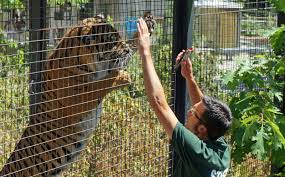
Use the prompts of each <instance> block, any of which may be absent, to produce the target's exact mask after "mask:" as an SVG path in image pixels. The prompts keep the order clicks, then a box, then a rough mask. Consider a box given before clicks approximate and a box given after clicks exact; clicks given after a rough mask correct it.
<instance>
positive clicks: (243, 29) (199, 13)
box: [193, 0, 277, 176]
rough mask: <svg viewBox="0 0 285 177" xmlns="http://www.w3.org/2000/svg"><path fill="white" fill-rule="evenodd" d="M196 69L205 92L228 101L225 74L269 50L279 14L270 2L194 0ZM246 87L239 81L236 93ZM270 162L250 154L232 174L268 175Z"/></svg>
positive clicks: (228, 92)
mask: <svg viewBox="0 0 285 177" xmlns="http://www.w3.org/2000/svg"><path fill="white" fill-rule="evenodd" d="M194 4H195V5H194V6H195V9H194V16H193V18H194V19H193V46H194V47H195V51H196V55H195V59H194V63H195V64H194V65H193V66H194V71H195V75H196V78H197V79H198V81H199V84H200V85H201V87H202V88H203V92H204V93H206V94H208V95H212V96H215V97H218V98H221V99H223V100H224V101H227V100H229V99H230V97H231V94H230V93H231V91H230V90H229V89H228V88H227V87H226V85H225V84H224V82H223V79H222V78H223V74H224V73H225V72H227V71H231V70H234V69H236V68H237V66H238V65H239V64H240V63H241V62H244V61H252V62H253V61H254V60H256V56H258V55H262V54H266V53H269V52H270V50H271V49H270V45H269V40H268V36H269V35H268V34H270V32H271V31H272V30H273V29H274V28H276V27H277V16H276V13H275V12H274V9H272V7H271V6H270V3H269V2H268V1H256V0H247V1H239V0H232V1H195V3H194ZM242 89H243V85H242V84H240V86H239V88H237V90H236V91H237V92H238V91H239V90H242ZM269 174H270V163H266V162H261V161H258V160H256V159H255V158H253V157H252V156H247V157H246V158H245V159H244V162H243V163H241V164H235V163H232V167H231V171H230V174H229V176H267V175H269Z"/></svg>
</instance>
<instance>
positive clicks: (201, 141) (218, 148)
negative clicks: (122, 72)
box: [137, 19, 232, 177]
mask: <svg viewBox="0 0 285 177" xmlns="http://www.w3.org/2000/svg"><path fill="white" fill-rule="evenodd" d="M137 26H138V32H139V37H138V49H139V53H140V55H141V58H142V68H143V75H144V85H145V90H146V93H147V97H148V99H149V102H150V105H151V107H152V109H153V110H154V112H155V114H156V115H157V117H158V119H159V121H160V123H161V124H162V126H163V128H164V129H165V131H166V133H167V135H168V137H169V139H170V141H171V144H172V145H173V147H174V150H175V152H176V153H177V154H178V164H177V168H176V169H175V172H174V176H181V177H186V176H190V177H200V176H201V177H202V176H211V177H214V176H217V177H222V176H226V173H227V171H228V169H229V166H230V150H229V146H228V144H227V143H226V142H225V139H224V138H223V135H224V134H225V132H226V131H227V130H228V129H229V127H230V125H231V120H232V116H231V111H230V109H229V108H228V106H226V105H225V104H223V103H221V102H219V101H217V100H216V99H214V98H211V97H207V96H204V95H203V93H202V92H201V90H200V89H199V87H198V85H197V83H196V81H195V80H194V76H193V73H192V64H191V61H190V59H189V58H188V59H187V60H186V61H183V63H182V64H181V74H182V76H183V77H184V78H185V79H186V81H187V87H188V93H189V97H190V99H191V105H193V106H192V108H191V109H190V110H189V111H188V118H187V120H186V122H185V126H183V125H182V124H181V123H180V122H179V121H178V119H177V117H176V116H175V114H174V113H173V111H172V110H171V109H170V107H169V105H168V104H167V102H166V98H165V94H164V90H163V87H162V85H161V83H160V80H159V78H158V76H157V74H156V71H155V68H154V65H153V61H152V58H151V52H150V39H149V33H148V29H147V26H146V24H145V22H144V21H143V20H142V19H139V21H138V24H137ZM182 54H183V52H181V53H180V54H179V55H178V56H177V60H179V59H180V57H181V56H182Z"/></svg>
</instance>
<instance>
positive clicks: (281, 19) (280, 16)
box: [277, 12, 285, 114]
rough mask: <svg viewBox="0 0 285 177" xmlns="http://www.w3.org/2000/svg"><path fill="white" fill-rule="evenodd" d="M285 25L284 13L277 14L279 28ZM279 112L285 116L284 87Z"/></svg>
mask: <svg viewBox="0 0 285 177" xmlns="http://www.w3.org/2000/svg"><path fill="white" fill-rule="evenodd" d="M284 24H285V13H284V12H279V13H278V14H277V25H278V26H281V25H284ZM281 79H283V81H284V82H285V76H283V78H281ZM281 111H282V112H283V113H284V114H285V86H284V87H283V99H282V107H281Z"/></svg>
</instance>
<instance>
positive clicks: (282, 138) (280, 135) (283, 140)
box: [268, 120, 285, 148]
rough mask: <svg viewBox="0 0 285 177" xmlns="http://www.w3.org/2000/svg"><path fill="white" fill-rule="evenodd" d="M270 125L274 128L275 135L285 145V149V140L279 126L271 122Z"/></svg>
mask: <svg viewBox="0 0 285 177" xmlns="http://www.w3.org/2000/svg"><path fill="white" fill-rule="evenodd" d="M268 123H269V125H270V126H271V127H272V129H273V131H274V133H275V134H276V135H277V137H278V140H279V141H280V142H281V143H282V144H283V147H284V148H285V138H284V136H283V134H282V133H281V132H280V129H279V126H278V125H277V124H275V123H274V122H272V121H270V120H268Z"/></svg>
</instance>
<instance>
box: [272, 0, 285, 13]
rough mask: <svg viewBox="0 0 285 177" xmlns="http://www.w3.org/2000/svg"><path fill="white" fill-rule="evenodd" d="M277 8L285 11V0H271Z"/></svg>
mask: <svg viewBox="0 0 285 177" xmlns="http://www.w3.org/2000/svg"><path fill="white" fill-rule="evenodd" d="M270 2H271V3H272V4H273V5H274V6H275V7H276V8H277V10H280V11H283V12H285V0H270Z"/></svg>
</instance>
